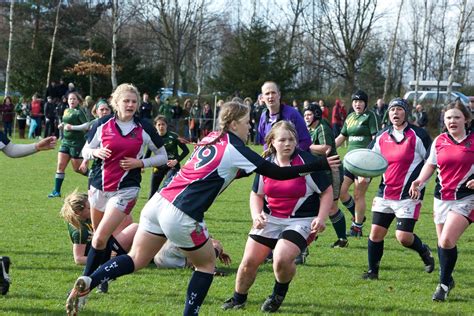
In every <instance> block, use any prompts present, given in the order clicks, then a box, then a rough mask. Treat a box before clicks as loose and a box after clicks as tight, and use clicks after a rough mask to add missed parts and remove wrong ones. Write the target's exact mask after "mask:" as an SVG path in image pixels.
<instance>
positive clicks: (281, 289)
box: [272, 280, 291, 297]
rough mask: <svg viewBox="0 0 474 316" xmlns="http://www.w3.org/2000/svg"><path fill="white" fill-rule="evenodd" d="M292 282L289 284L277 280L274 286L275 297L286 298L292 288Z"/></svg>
mask: <svg viewBox="0 0 474 316" xmlns="http://www.w3.org/2000/svg"><path fill="white" fill-rule="evenodd" d="M290 282H291V280H290V281H289V282H287V283H280V282H278V281H277V280H275V285H273V294H272V295H273V296H275V295H279V296H283V297H285V296H286V292H288V288H289V286H290Z"/></svg>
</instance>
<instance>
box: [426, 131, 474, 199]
mask: <svg viewBox="0 0 474 316" xmlns="http://www.w3.org/2000/svg"><path fill="white" fill-rule="evenodd" d="M427 162H428V163H430V164H432V165H436V166H437V168H438V177H437V179H436V187H435V194H434V195H435V198H437V199H440V200H460V199H462V198H464V197H466V196H469V195H472V194H474V191H473V190H470V189H468V188H467V186H466V184H467V182H468V181H469V180H472V179H474V133H470V134H468V135H467V136H466V138H464V140H463V141H461V142H460V143H458V142H457V141H456V140H455V139H454V138H452V137H451V135H449V134H448V133H442V134H441V135H439V136H438V137H436V138H435V140H434V142H433V145H432V146H431V150H430V156H429V157H428V160H427Z"/></svg>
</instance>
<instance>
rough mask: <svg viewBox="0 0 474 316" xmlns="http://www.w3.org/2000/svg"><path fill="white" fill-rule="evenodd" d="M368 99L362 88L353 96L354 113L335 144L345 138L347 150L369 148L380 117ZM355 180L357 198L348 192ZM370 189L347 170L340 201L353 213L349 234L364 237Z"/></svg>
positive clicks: (364, 182) (340, 142)
mask: <svg viewBox="0 0 474 316" xmlns="http://www.w3.org/2000/svg"><path fill="white" fill-rule="evenodd" d="M368 101H369V98H368V96H367V94H366V93H365V92H364V91H362V90H359V91H357V92H355V93H354V94H353V95H352V108H353V109H354V112H352V113H351V114H349V116H348V117H347V119H346V120H345V121H344V125H343V126H342V130H341V133H340V134H339V136H338V137H337V138H336V147H340V146H341V145H342V144H343V143H344V142H345V141H346V140H347V141H348V144H349V148H348V149H347V151H348V152H349V151H351V150H353V149H358V148H367V146H368V145H369V144H370V142H371V141H372V139H373V138H374V137H375V134H377V132H378V128H379V124H378V122H377V116H376V115H375V114H374V112H372V111H370V110H369V109H368ZM353 183H354V198H352V196H350V194H349V188H350V186H351V185H352V184H353ZM368 188H369V182H368V181H365V180H364V181H359V179H358V178H357V177H355V176H354V175H353V174H352V173H351V172H349V171H348V170H346V169H344V181H343V182H342V186H341V194H340V196H341V202H342V204H344V206H345V207H346V208H347V209H348V210H349V212H351V214H352V217H353V219H352V225H351V229H350V232H349V235H350V236H353V237H361V236H362V228H363V226H364V221H365V210H366V207H367V206H366V203H365V194H366V192H367V189H368Z"/></svg>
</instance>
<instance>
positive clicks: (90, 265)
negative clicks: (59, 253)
mask: <svg viewBox="0 0 474 316" xmlns="http://www.w3.org/2000/svg"><path fill="white" fill-rule="evenodd" d="M106 249H107V248H106ZM106 249H95V248H94V247H91V249H89V253H88V254H87V261H86V267H85V268H84V272H83V274H82V275H85V276H90V275H91V274H92V273H93V272H94V271H95V270H96V269H97V268H98V267H99V266H100V265H101V264H102V263H104V256H105V255H106V254H107V250H106ZM109 253H110V252H109ZM109 255H110V254H109Z"/></svg>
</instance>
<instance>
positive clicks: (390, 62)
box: [382, 0, 403, 101]
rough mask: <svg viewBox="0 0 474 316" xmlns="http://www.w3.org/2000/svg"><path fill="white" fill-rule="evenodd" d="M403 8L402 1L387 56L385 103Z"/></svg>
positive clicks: (384, 89)
mask: <svg viewBox="0 0 474 316" xmlns="http://www.w3.org/2000/svg"><path fill="white" fill-rule="evenodd" d="M402 7H403V0H402V1H401V3H400V6H399V7H398V15H397V24H396V25H395V31H394V32H393V40H392V45H391V46H390V51H389V54H388V65H387V77H386V78H385V84H384V87H383V96H382V99H383V100H384V101H386V98H387V94H388V89H389V86H390V80H392V60H393V52H394V51H395V47H396V45H397V33H398V25H399V23H400V15H401V13H402Z"/></svg>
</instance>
